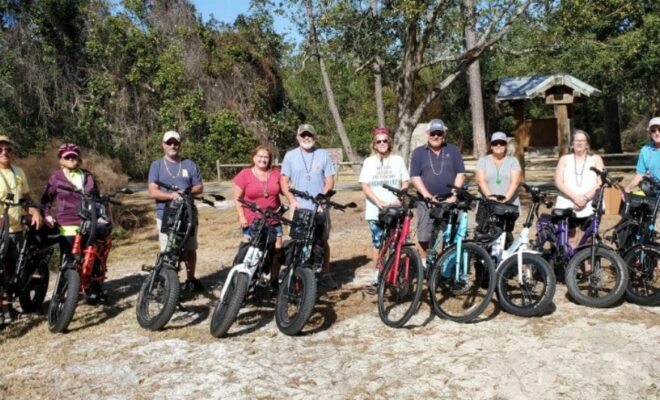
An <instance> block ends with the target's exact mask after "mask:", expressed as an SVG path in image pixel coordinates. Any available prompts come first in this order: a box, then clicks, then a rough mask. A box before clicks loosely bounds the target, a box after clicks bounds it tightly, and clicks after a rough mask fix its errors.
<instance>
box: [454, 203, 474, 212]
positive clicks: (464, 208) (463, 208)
mask: <svg viewBox="0 0 660 400" xmlns="http://www.w3.org/2000/svg"><path fill="white" fill-rule="evenodd" d="M456 208H458V209H459V210H461V211H468V210H470V208H472V202H471V201H470V200H461V201H459V202H458V203H456Z"/></svg>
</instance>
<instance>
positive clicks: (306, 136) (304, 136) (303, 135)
mask: <svg viewBox="0 0 660 400" xmlns="http://www.w3.org/2000/svg"><path fill="white" fill-rule="evenodd" d="M300 137H301V138H303V139H307V138H313V137H314V135H312V134H311V133H309V132H303V133H301V134H300Z"/></svg>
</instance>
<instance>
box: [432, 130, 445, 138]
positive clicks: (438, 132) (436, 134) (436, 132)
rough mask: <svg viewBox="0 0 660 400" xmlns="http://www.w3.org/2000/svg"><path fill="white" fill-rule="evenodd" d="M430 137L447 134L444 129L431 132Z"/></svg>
mask: <svg viewBox="0 0 660 400" xmlns="http://www.w3.org/2000/svg"><path fill="white" fill-rule="evenodd" d="M429 136H430V137H443V136H445V133H444V132H443V131H433V132H429Z"/></svg>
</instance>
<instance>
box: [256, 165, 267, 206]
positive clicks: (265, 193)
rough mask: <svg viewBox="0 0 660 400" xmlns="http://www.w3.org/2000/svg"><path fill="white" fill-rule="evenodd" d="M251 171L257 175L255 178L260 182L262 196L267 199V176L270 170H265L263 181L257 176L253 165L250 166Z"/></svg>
mask: <svg viewBox="0 0 660 400" xmlns="http://www.w3.org/2000/svg"><path fill="white" fill-rule="evenodd" d="M252 173H253V174H254V176H256V177H257V180H258V181H259V182H260V183H261V186H262V187H261V189H262V193H263V195H264V198H265V199H267V198H268V177H269V176H270V171H266V180H265V181H262V180H261V178H259V175H258V174H257V171H256V170H255V169H254V167H252Z"/></svg>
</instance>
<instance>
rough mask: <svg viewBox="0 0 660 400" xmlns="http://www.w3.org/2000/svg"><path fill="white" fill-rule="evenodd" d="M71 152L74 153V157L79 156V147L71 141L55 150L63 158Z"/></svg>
mask: <svg viewBox="0 0 660 400" xmlns="http://www.w3.org/2000/svg"><path fill="white" fill-rule="evenodd" d="M71 154H73V155H75V156H76V157H80V147H78V145H76V144H73V143H64V144H63V145H61V146H60V148H59V149H58V151H57V155H58V157H59V158H64V157H66V156H69V155H71Z"/></svg>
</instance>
